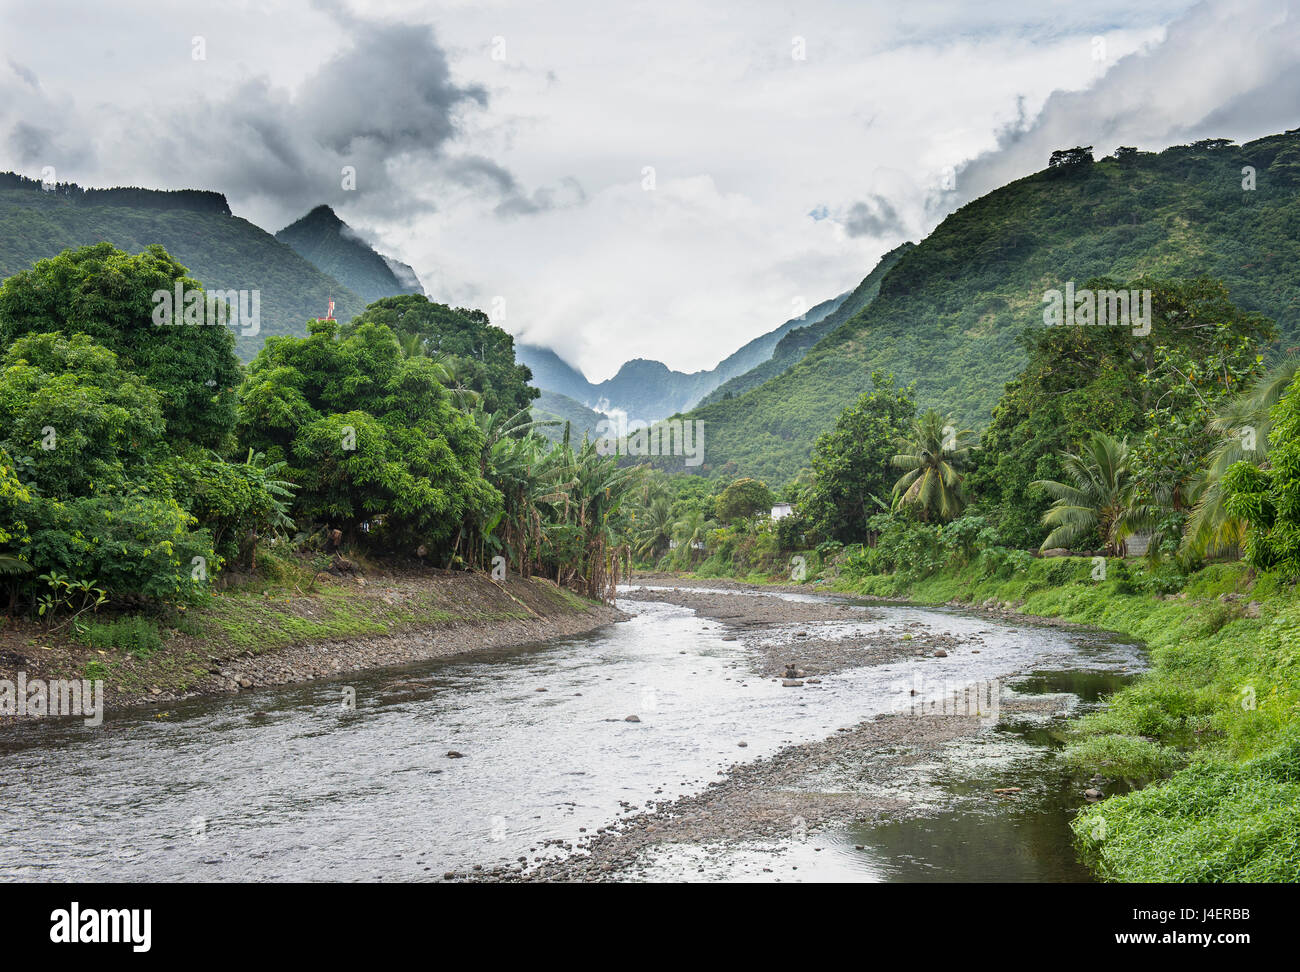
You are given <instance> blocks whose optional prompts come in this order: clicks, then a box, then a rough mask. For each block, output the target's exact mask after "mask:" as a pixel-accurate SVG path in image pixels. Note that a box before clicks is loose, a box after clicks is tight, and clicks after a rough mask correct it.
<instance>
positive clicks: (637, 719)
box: [623, 715, 641, 722]
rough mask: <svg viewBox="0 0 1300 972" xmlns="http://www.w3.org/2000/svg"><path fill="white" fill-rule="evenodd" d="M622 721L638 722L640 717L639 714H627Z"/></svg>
mask: <svg viewBox="0 0 1300 972" xmlns="http://www.w3.org/2000/svg"><path fill="white" fill-rule="evenodd" d="M623 721H624V722H640V721H641V717H640V716H634V715H630V716H628V717H627V718H626V719H624V720H623Z"/></svg>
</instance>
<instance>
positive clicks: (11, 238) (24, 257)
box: [0, 181, 365, 360]
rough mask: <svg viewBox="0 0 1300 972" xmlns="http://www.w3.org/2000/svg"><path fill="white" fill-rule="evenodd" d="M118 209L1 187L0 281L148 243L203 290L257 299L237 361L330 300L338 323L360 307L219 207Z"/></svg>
mask: <svg viewBox="0 0 1300 972" xmlns="http://www.w3.org/2000/svg"><path fill="white" fill-rule="evenodd" d="M121 201H123V202H126V203H128V204H126V205H123V204H118V203H116V202H115V204H113V205H103V204H93V205H92V204H89V203H88V202H86V201H84V200H83V199H81V198H80V197H79V195H78V194H76V193H73V194H67V193H63V192H42V191H41V189H40V185H39V183H35V184H29V185H23V186H18V185H15V184H14V183H13V182H12V181H10V183H9V185H8V186H6V185H4V184H3V183H0V227H3V232H0V278H4V277H8V276H10V275H12V274H15V273H19V272H21V271H23V270H26V269H28V268H30V267H31V266H32V265H33V264H34V263H36V262H37V261H38V260H44V259H48V258H50V257H53V256H55V255H56V254H58V253H60V252H62V251H63V250H66V249H69V248H75V247H80V246H91V245H93V244H97V243H101V242H108V243H112V244H113V245H114V246H116V247H118V248H119V249H122V250H126V251H128V252H131V253H136V252H139V251H141V250H144V249H145V248H146V247H149V246H152V245H154V244H157V245H159V246H162V247H164V248H165V249H166V250H167V252H168V253H170V254H171V255H172V256H173V257H175V259H176V260H177V261H179V262H180V263H181V264H183V265H184V266H186V267H188V268H189V274H190V275H192V276H193V277H194V278H196V279H198V280H202V281H203V283H204V284H205V285H206V286H207V287H208V288H209V289H213V290H248V291H252V290H257V291H260V293H261V298H262V304H261V331H260V332H259V333H258V334H250V335H246V336H245V335H240V336H239V337H238V339H237V347H238V351H239V354H240V357H241V358H243V359H245V360H248V359H250V358H252V357H253V355H255V354H256V353H257V351H258V349H259V348H260V347H261V346H262V342H263V340H265V339H266V338H267V337H269V336H272V335H277V334H302V333H304V323H305V322H306V321H307V320H309V319H311V318H313V317H319V316H320V315H322V314H324V313H325V308H326V306H327V302H328V301H329V300H330V298H333V299H334V301H335V302H336V306H335V310H334V313H335V316H336V317H338V318H339V319H340V320H348V319H350V318H351V317H352V316H353V315H354V314H357V313H359V312H360V311H361V310H362V308H363V307H364V306H365V304H364V301H363V300H362V299H361V298H360V297H358V296H357V295H356V294H354V293H352V292H351V291H350V290H348V289H347V287H345V286H344V285H343V284H341V283H339V282H338V281H337V280H335V279H334V278H332V277H330V276H328V275H327V274H326V273H324V272H322V271H321V270H320V269H318V268H317V267H315V266H313V265H312V264H311V263H309V262H308V261H307V260H305V259H304V258H303V257H301V256H300V255H299V254H297V253H295V252H294V250H293V249H292V248H291V247H289V246H288V245H287V244H285V243H281V242H279V241H278V240H276V239H275V237H273V236H272V235H271V234H270V233H267V232H266V231H265V230H263V229H261V228H260V227H258V226H255V225H253V224H252V223H250V222H248V221H247V220H245V219H240V218H239V217H237V216H232V215H230V213H229V209H228V208H226V207H225V200H224V199H223V200H221V207H220V208H217V207H214V206H213V205H212V204H210V203H209V202H207V200H206V197H205V198H204V200H202V201H200V202H197V203H196V201H195V200H193V199H190V198H188V197H184V198H181V199H177V198H175V196H174V194H172V193H163V192H158V193H154V192H151V191H148V190H134V191H132V193H131V194H130V195H127V196H124V197H121ZM178 204H180V205H178Z"/></svg>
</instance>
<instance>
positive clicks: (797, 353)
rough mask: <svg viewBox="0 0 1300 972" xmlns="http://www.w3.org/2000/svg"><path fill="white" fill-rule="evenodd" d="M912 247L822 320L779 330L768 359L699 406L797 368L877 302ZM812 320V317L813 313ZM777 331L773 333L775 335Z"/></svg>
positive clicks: (884, 261)
mask: <svg viewBox="0 0 1300 972" xmlns="http://www.w3.org/2000/svg"><path fill="white" fill-rule="evenodd" d="M912 246H915V244H913V243H903V244H902V245H901V246H897V247H895V248H894V249H892V250H890V251H889V252H888V253H886V254H885V255H884V256H883V257H881V258H880V260H879V261H878V262H877V263H876V265H875V267H873V268H872V270H871V272H870V273H869V274H867V275H866V276H865V277H863V278H862V282H861V283H859V284H858V285H857V286H856V287H854V288H853V290H852V291H851V292H850V293H848V294H846V295H844V296H842V297H837V298H836V299H835V306H834V307H833V308H832V309H831V310H830V312H829V313H827V314H826V315H825V316H824V317H822V319H821V320H817V321H813V322H812V323H808V324H806V325H805V326H804V327H800V328H789V329H778V331H780V332H781V336H780V339H779V340H778V341H777V342H776V344H775V347H773V349H772V352H771V354H770V355H769V357H768V358H767V359H766V360H764V361H762V362H761V363H759V364H758V365H756V366H754V367H753V368H751V369H750V370H749V371H746V372H745V373H744V374H740V375H737V376H736V377H735V378H732V379H730V380H728V381H725V382H723V383H722V384H721V385H719V386H718V387H717V388H715V389H714V390H713V391H711V392H709V394H708V395H706V396H704V399H703V400H702V401H701V402H700V405H708V404H709V403H710V402H717V401H723V400H724V399H727V398H734V397H735V396H736V395H739V394H742V393H743V392H746V391H748V390H749V389H751V388H756V387H758V386H759V385H761V384H763V382H765V381H767V380H768V379H770V378H775V377H776V376H777V375H779V374H781V373H782V372H784V371H786V370H787V369H789V368H792V367H794V365H795V364H797V363H798V362H799V361H800V360H802V358H803V356H804V355H806V354H807V353H808V352H809V350H811V349H812V348H813V347H815V346H816V345H817V342H818V341H820V340H821V339H822V338H824V337H825V336H826V335H827V334H829V333H830V332H831V331H833V330H835V329H836V328H837V327H839V326H840V325H841V324H843V323H844V322H845V321H847V320H849V319H850V318H852V317H854V316H855V315H856V314H858V313H859V312H860V311H861V310H862V308H864V307H866V306H867V304H869V303H871V301H872V300H874V299H875V296H876V294H877V293H878V292H879V291H880V281H881V280H882V279H884V276H885V274H886V273H887V272H888V271H889V269H890V268H891V267H892V266H893V265H894V264H895V263H897V262H898V260H899V258H900V257H901V256H902V255H903V254H904V253H906V252H907V250H908V249H909V248H910V247H912ZM809 317H810V318H811V317H812V315H811V313H810V314H809ZM778 331H773V332H772V333H773V334H776V333H778ZM765 336H767V335H765Z"/></svg>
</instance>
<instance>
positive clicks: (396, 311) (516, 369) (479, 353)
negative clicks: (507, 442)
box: [344, 294, 538, 414]
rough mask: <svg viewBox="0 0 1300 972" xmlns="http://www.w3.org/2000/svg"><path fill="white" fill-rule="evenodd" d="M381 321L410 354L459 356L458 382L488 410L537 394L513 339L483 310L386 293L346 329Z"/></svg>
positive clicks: (524, 403) (515, 405) (509, 407)
mask: <svg viewBox="0 0 1300 972" xmlns="http://www.w3.org/2000/svg"><path fill="white" fill-rule="evenodd" d="M366 324H383V325H385V326H386V327H388V328H389V329H390V330H392V332H393V333H394V334H396V335H397V336H398V338H399V339H400V340H401V341H402V342H403V346H404V348H405V349H406V351H407V353H408V354H419V353H423V354H427V355H429V356H430V357H437V356H440V355H441V356H443V357H446V358H453V359H455V363H454V364H451V363H449V366H450V367H451V368H452V369H453V374H454V375H456V376H457V377H458V379H459V382H458V383H461V384H463V385H464V387H466V388H468V389H471V390H473V391H475V392H477V393H478V394H479V395H481V396H482V405H483V409H484V410H485V411H487V412H506V413H511V414H513V413H514V412H517V411H519V410H520V409H524V408H528V407H529V406H530V405H531V404H532V401H533V399H534V398H536V397H537V395H538V392H537V389H535V388H530V387H529V385H528V383H529V382H530V381H532V378H533V373H532V372H531V371H530V370H529V369H528V368H527V367H526V366H524V365H521V364H517V363H516V362H515V341H514V338H513V337H511V336H510V334H509V333H507V332H506V331H504V330H502V329H501V328H499V327H496V326H494V325H493V324H492V322H491V321H490V320H489V319H488V316H487V315H486V314H485V313H483V312H482V311H480V310H469V309H466V308H463V307H460V308H456V309H454V310H453V309H452V308H451V307H448V306H447V305H446V304H437V303H434V302H433V301H431V300H429V299H428V298H427V297H424V296H420V295H415V294H407V295H404V296H401V297H385V298H383V299H382V300H377V301H375V302H374V303H373V304H371V305H370V306H369V307H367V308H366V309H365V310H364V311H363V312H362V313H361V314H359V315H358V316H357V317H355V318H353V320H352V323H351V324H350V325H348V327H347V328H345V330H344V334H347V333H348V332H349V331H350V330H351V329H352V328H357V327H363V326H364V325H366Z"/></svg>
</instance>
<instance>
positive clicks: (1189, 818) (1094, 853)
mask: <svg viewBox="0 0 1300 972" xmlns="http://www.w3.org/2000/svg"><path fill="white" fill-rule="evenodd" d="M1093 574H1094V562H1093V561H1091V560H1088V559H1081V558H1060V559H1051V560H1035V561H1033V562H1032V563H1031V564H1029V565H1028V566H1027V567H1025V568H1023V569H1021V570H1019V571H1016V572H1015V573H1014V574H1012V575H1011V576H1009V577H1005V576H1004V577H999V576H985V575H982V574H981V572H980V571H979V570H977V569H976V568H975V567H973V566H971V567H966V568H945V569H943V570H940V571H939V572H937V573H934V574H932V575H930V576H928V577H925V578H921V579H908V578H906V577H905V576H903V575H899V574H891V575H867V576H862V575H858V576H852V575H842V576H840V577H838V578H835V579H833V580H832V581H831V583H830V584H829V585H828V586H829V587H830V588H831V589H833V590H836V591H841V592H846V593H852V594H858V595H867V596H888V597H896V596H906V597H908V598H910V599H912V600H915V601H919V602H923V603H932V604H943V603H948V602H952V601H958V602H962V603H966V604H972V605H977V606H980V605H989V606H992V605H994V604H996V605H1000V606H1002V607H1004V608H1010V609H1012V610H1016V611H1019V612H1022V613H1025V614H1030V615H1036V616H1042V617H1052V618H1061V619H1063V620H1068V621H1073V622H1078V623H1081V624H1087V625H1093V626H1096V627H1100V628H1105V629H1108V630H1111V631H1116V632H1119V633H1121V634H1124V635H1128V636H1130V637H1133V638H1136V639H1139V640H1141V641H1142V642H1144V643H1145V644H1146V646H1147V648H1148V650H1149V652H1150V657H1151V669H1150V671H1149V672H1148V673H1146V674H1144V675H1143V676H1142V677H1141V678H1140V679H1138V680H1137V681H1136V682H1135V683H1134V684H1133V685H1131V686H1130V687H1128V688H1126V689H1124V690H1122V691H1121V692H1119V693H1118V694H1117V695H1115V696H1114V697H1112V699H1111V704H1110V705H1109V707H1108V708H1107V709H1105V710H1104V711H1101V712H1098V713H1095V714H1093V715H1091V716H1088V717H1085V718H1083V719H1081V720H1079V721H1078V722H1076V723H1075V725H1074V727H1073V728H1074V736H1075V738H1074V741H1073V742H1072V744H1071V746H1070V748H1069V750H1068V751H1067V756H1068V758H1069V759H1070V761H1071V762H1072V763H1073V764H1074V765H1075V766H1076V767H1077V768H1078V769H1079V770H1081V771H1089V772H1097V773H1099V774H1101V775H1102V776H1106V777H1109V778H1112V779H1114V778H1119V779H1124V780H1127V781H1129V782H1130V783H1132V784H1133V785H1135V786H1137V787H1139V788H1138V789H1135V790H1134V791H1133V792H1131V793H1128V794H1127V795H1121V796H1113V797H1111V798H1109V799H1107V800H1105V801H1103V802H1101V803H1099V804H1096V805H1093V806H1090V807H1088V808H1086V809H1084V810H1083V811H1082V812H1081V813H1080V815H1079V817H1078V818H1077V819H1076V821H1075V824H1074V827H1075V832H1076V835H1077V836H1078V839H1079V843H1080V847H1081V850H1082V852H1083V855H1084V857H1085V858H1086V859H1087V860H1088V861H1089V862H1090V863H1091V864H1092V865H1093V867H1094V868H1095V870H1096V871H1097V873H1098V874H1099V875H1100V876H1102V877H1104V878H1107V879H1111V880H1119V881H1295V880H1300V598H1297V596H1296V594H1295V591H1294V588H1293V587H1291V586H1290V585H1283V584H1279V583H1278V581H1277V580H1276V579H1275V578H1273V577H1271V576H1270V575H1267V574H1265V575H1262V576H1259V577H1255V578H1252V577H1251V576H1250V575H1249V574H1248V573H1247V572H1246V571H1245V569H1244V568H1243V567H1242V566H1241V565H1239V564H1234V565H1223V566H1211V567H1207V568H1205V569H1204V570H1202V571H1200V572H1199V573H1196V574H1194V575H1192V576H1191V577H1189V578H1188V579H1187V580H1186V582H1185V583H1184V584H1183V585H1182V587H1181V590H1179V591H1177V592H1174V593H1167V594H1155V593H1148V592H1146V591H1143V590H1141V589H1139V581H1138V577H1139V575H1140V574H1141V570H1140V568H1138V567H1136V566H1135V565H1134V562H1129V563H1127V564H1125V563H1124V562H1121V561H1118V560H1112V561H1109V562H1108V563H1107V570H1106V579H1104V580H1095V579H1093Z"/></svg>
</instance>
